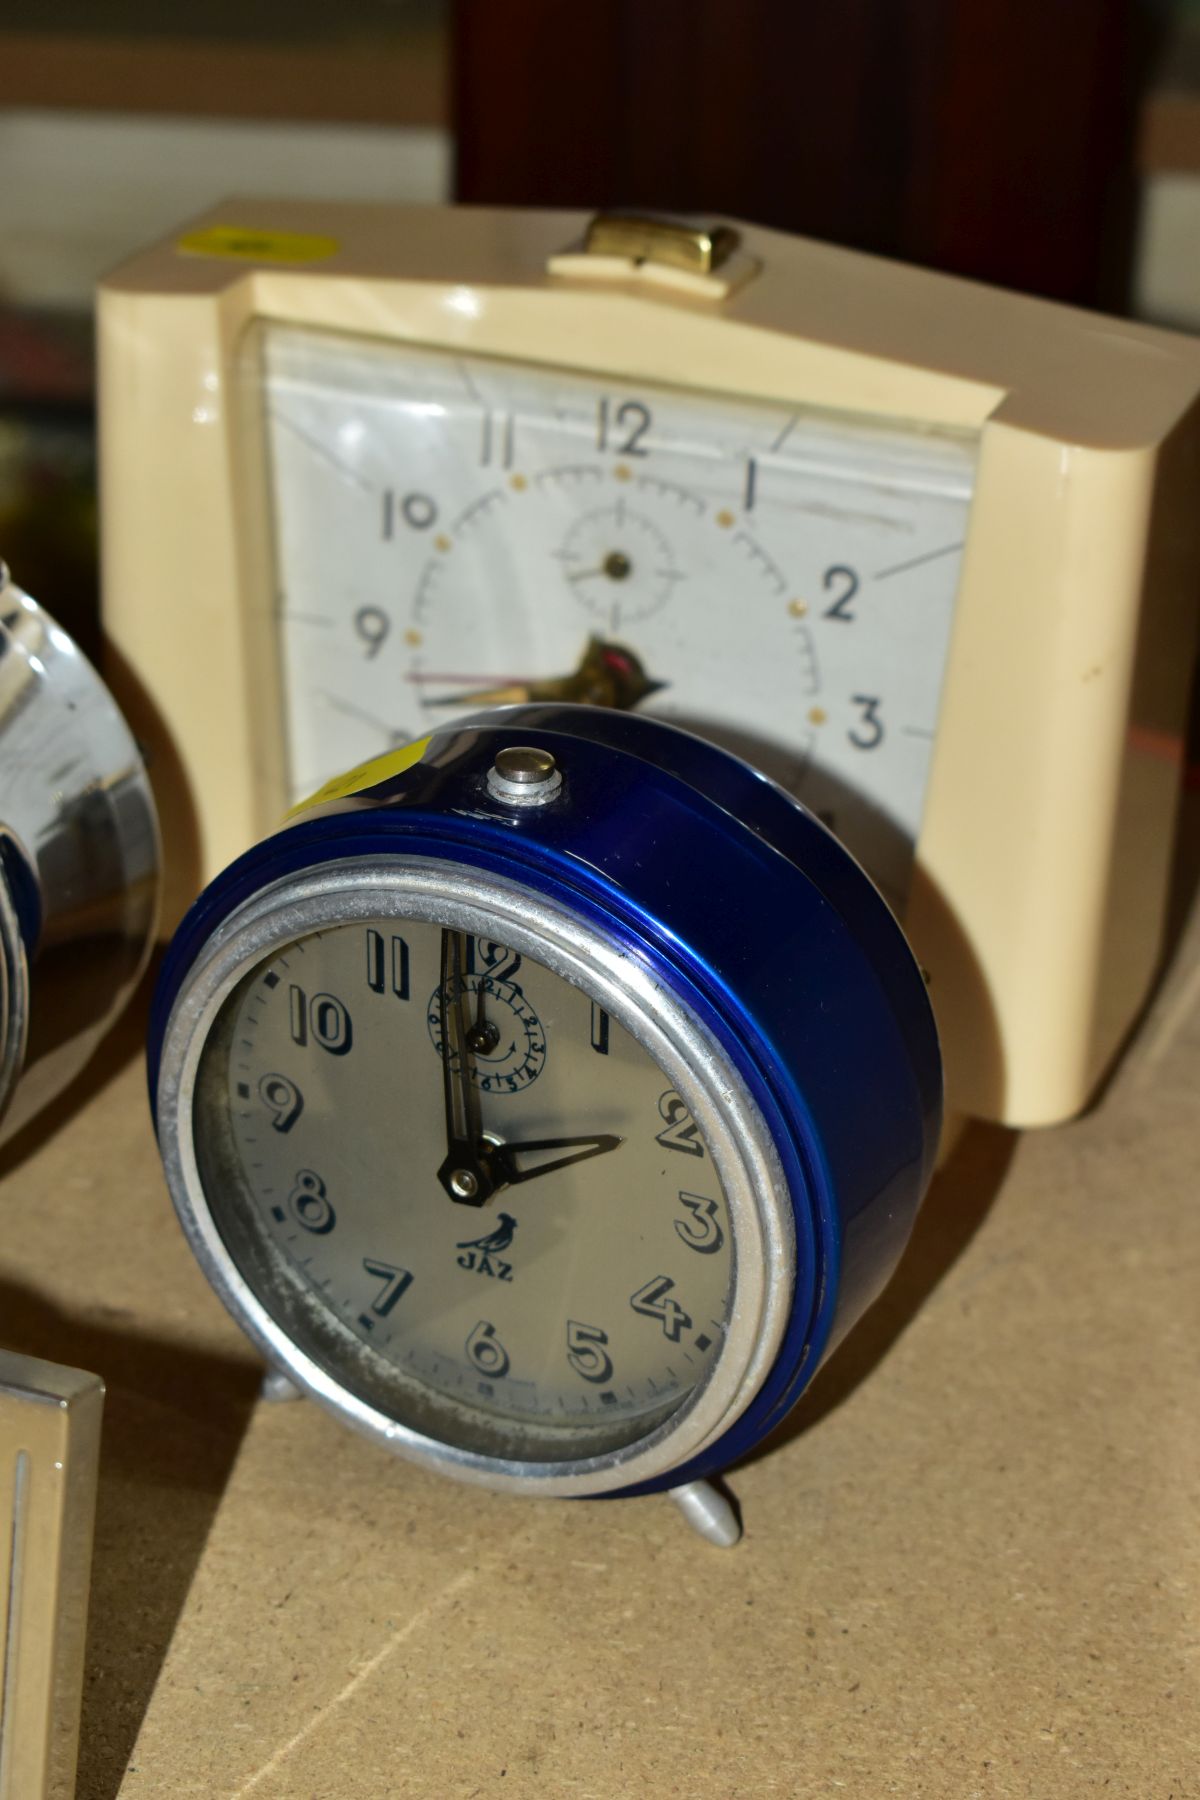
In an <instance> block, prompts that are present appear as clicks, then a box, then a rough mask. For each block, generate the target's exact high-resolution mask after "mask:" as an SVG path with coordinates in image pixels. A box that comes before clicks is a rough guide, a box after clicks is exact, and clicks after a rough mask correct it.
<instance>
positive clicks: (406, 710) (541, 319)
mask: <svg viewBox="0 0 1200 1800" xmlns="http://www.w3.org/2000/svg"><path fill="white" fill-rule="evenodd" d="M100 356H101V384H102V391H101V402H102V470H103V493H104V546H105V589H106V607H105V610H106V625H107V630H108V632H109V635H110V637H111V639H112V641H113V643H114V644H115V646H116V648H117V650H118V652H119V654H120V657H121V659H122V661H123V663H124V665H125V666H126V668H127V670H128V673H129V677H130V683H131V687H130V692H131V693H133V692H134V690H135V689H136V691H137V692H138V694H139V695H140V704H141V705H142V706H143V707H144V709H145V716H144V717H143V715H142V714H139V724H140V727H141V728H142V729H144V730H145V731H146V733H147V735H148V736H149V737H151V739H152V741H153V742H155V744H156V748H157V752H158V754H157V758H156V772H157V774H158V776H159V778H160V779H161V780H162V783H163V793H164V795H166V796H168V798H169V804H168V806H167V809H166V810H167V812H168V816H169V819H170V821H171V823H172V826H173V828H174V829H175V830H176V834H177V836H176V843H175V845H174V846H173V847H174V849H175V851H176V854H177V859H178V860H177V880H176V888H175V893H174V895H173V897H172V902H171V905H170V907H169V911H170V913H171V916H172V918H175V917H178V915H179V913H180V911H181V910H182V908H183V906H184V904H185V903H186V902H187V900H188V899H189V898H190V897H191V893H192V892H194V889H195V886H196V885H198V883H199V881H200V879H201V878H202V877H203V878H207V877H210V876H212V875H213V874H214V873H215V872H216V871H217V870H218V869H219V868H221V867H222V866H223V865H224V864H225V863H226V862H228V861H229V859H230V858H231V857H233V856H235V855H237V854H238V853H239V852H241V851H242V850H244V849H245V848H246V846H247V845H249V844H250V843H252V842H253V841H254V840H255V839H256V838H258V837H260V836H261V835H262V833H263V832H265V831H267V830H269V829H271V828H272V827H273V826H274V825H275V823H276V822H277V820H278V819H279V817H280V816H281V814H282V813H283V811H284V810H285V809H286V807H287V806H288V805H289V804H291V803H294V802H295V801H296V800H297V799H299V798H300V797H301V796H302V795H303V794H304V793H305V792H307V791H309V790H311V788H312V787H313V786H314V785H315V784H318V783H319V782H321V781H322V780H324V779H326V778H327V777H329V776H331V775H333V774H334V773H335V772H336V771H337V770H339V769H340V768H342V767H344V766H346V765H347V764H349V763H353V762H356V761H360V760H362V759H363V758H365V757H369V756H371V755H373V754H376V753H378V752H381V751H386V750H388V748H389V747H390V746H393V745H395V744H402V743H405V742H407V741H408V740H409V739H411V738H416V737H421V736H423V735H424V734H426V733H428V732H429V731H430V730H434V729H438V728H441V727H443V726H452V725H453V724H454V723H455V721H456V720H458V719H461V718H463V717H465V716H466V715H467V714H468V713H469V712H470V711H471V710H472V709H474V708H476V707H478V706H480V705H481V704H482V705H491V704H495V703H501V702H512V701H516V702H542V703H553V702H571V701H588V702H592V703H599V704H603V705H607V706H609V707H612V708H615V709H619V710H626V711H635V712H636V713H638V714H640V715H646V716H649V717H653V718H657V719H661V720H665V721H669V722H671V723H674V724H676V725H680V726H683V727H685V728H687V729H689V730H691V731H694V732H697V733H700V734H701V735H703V736H704V737H706V738H708V739H710V740H711V741H713V742H715V743H716V744H719V745H721V746H723V747H725V748H727V749H732V750H734V751H736V752H737V753H739V754H740V755H742V756H744V757H746V758H747V759H748V760H750V761H751V762H753V763H754V764H756V765H757V766H758V767H759V768H761V769H762V770H764V771H765V772H766V773H768V774H769V775H771V776H772V777H774V779H775V780H776V781H778V782H779V783H780V784H781V785H782V786H783V787H784V788H785V789H787V790H788V791H789V792H790V793H791V794H793V795H794V796H796V797H797V798H799V799H801V800H802V801H804V802H805V803H806V804H807V805H809V806H810V807H811V808H813V809H814V810H815V811H816V812H817V813H818V814H819V815H820V816H821V817H822V818H823V819H824V820H825V821H826V822H827V823H828V824H829V825H830V826H831V827H832V828H833V829H834V830H835V831H836V832H837V834H838V835H839V836H840V837H841V838H842V839H843V840H844V842H845V843H846V844H847V845H848V846H849V848H850V849H851V850H852V851H853V852H854V854H855V855H856V856H857V857H858V858H859V859H860V860H861V862H862V863H863V865H864V866H865V867H866V869H867V870H868V871H869V872H870V873H871V874H872V876H873V877H874V878H875V880H876V881H877V882H878V884H879V885H880V887H881V888H882V890H883V891H884V893H885V894H886V896H887V897H888V899H889V901H890V903H891V905H892V907H893V908H894V910H895V911H896V912H897V914H898V915H899V916H900V917H901V918H902V919H903V921H904V925H905V929H906V931H907V933H908V936H909V938H910V941H911V942H912V944H913V946H914V948H915V950H916V953H917V955H918V957H919V959H920V962H921V965H922V966H923V968H924V969H925V971H926V973H927V976H928V980H929V983H930V994H931V998H932V1000H933V1003H934V1007H935V1010H936V1013H937V1018H938V1024H939V1029H940V1032H941V1037H942V1044H943V1050H944V1054H945V1061H946V1069H947V1078H948V1083H949V1093H950V1099H951V1103H952V1105H953V1106H954V1107H955V1108H956V1109H961V1110H965V1111H968V1112H971V1113H974V1114H978V1115H980V1116H984V1117H988V1118H993V1119H1000V1120H1005V1121H1008V1122H1010V1123H1016V1124H1034V1123H1040V1122H1046V1121H1050V1120H1054V1119H1058V1118H1062V1117H1064V1116H1067V1115H1069V1114H1070V1113H1071V1112H1073V1111H1074V1110H1076V1109H1078V1108H1079V1107H1080V1106H1081V1105H1083V1104H1084V1102H1085V1101H1086V1099H1087V1097H1088V1095H1089V1093H1090V1092H1091V1091H1092V1090H1093V1088H1094V1086H1095V1083H1096V1081H1097V1079H1098V1077H1099V1075H1100V1074H1101V1072H1102V1071H1103V1069H1104V1068H1105V1066H1106V1065H1107V1063H1108V1062H1109V1061H1110V1060H1111V1057H1112V1055H1113V1053H1114V1051H1115V1049H1116V1047H1117V1045H1118V1044H1119V1042H1120V1040H1121V1037H1122V1035H1123V1033H1124V1032H1125V1031H1126V1030H1127V1028H1128V1026H1129V1024H1130V1022H1131V1020H1132V1018H1133V1016H1134V1014H1135V1012H1136V1010H1137V1008H1138V1006H1139V1005H1140V1003H1141V1001H1142V999H1143V997H1144V995H1145V993H1146V990H1147V986H1148V983H1149V981H1150V979H1151V976H1152V973H1153V970H1154V967H1155V962H1156V958H1157V956H1158V953H1159V947H1160V936H1161V922H1162V917H1163V910H1164V902H1165V895H1166V885H1167V878H1168V870H1169V864H1170V855H1171V832H1172V819H1173V813H1174V808H1175V804H1176V797H1177V791H1178V779H1179V767H1180V758H1181V746H1180V733H1181V722H1182V718H1183V712H1184V706H1185V699H1186V693H1187V687H1188V681H1189V676H1190V669H1191V653H1192V641H1193V624H1194V612H1195V582H1196V571H1197V542H1196V537H1197V526H1196V523H1195V511H1196V509H1195V507H1194V503H1193V499H1192V496H1193V494H1194V491H1195V490H1194V483H1195V479H1196V446H1197V415H1196V397H1197V394H1198V393H1200V349H1198V348H1197V347H1196V346H1195V345H1194V344H1192V343H1191V342H1190V341H1188V340H1184V339H1181V338H1177V337H1174V336H1171V335H1170V334H1166V333H1162V332H1156V331H1150V330H1145V329H1141V328H1139V327H1135V326H1132V325H1128V324H1124V323H1120V322H1115V321H1107V320H1101V319H1097V318H1093V317H1091V316H1088V315H1085V314H1082V313H1078V312H1074V311H1070V310H1067V309H1064V308H1060V307H1055V306H1051V305H1047V304H1044V303H1041V302H1036V301H1032V300H1028V299H1023V298H1020V297H1017V296H1012V295H1006V294H1000V293H995V292H991V291H988V290H986V289H983V288H980V287H975V286H972V285H970V284H966V283H962V282H958V281H954V280H949V279H945V278H942V277H938V276H934V275H930V274H927V273H923V272H920V271H917V270H912V269H906V268H902V267H897V266H895V265H892V264H888V263H884V262H880V261H876V260H873V259H871V258H867V257H862V256H858V255H854V254H851V253H848V252H845V251H841V250H837V249H833V248H830V247H828V246H824V245H818V244H810V243H804V242H800V241H796V240H793V239H789V238H786V237H782V236H779V235H776V234H773V233H770V232H764V231H760V230H757V229H751V228H749V227H745V228H743V227H740V226H737V227H734V226H723V227H721V228H719V229H714V230H701V229H697V228H692V227H681V226H677V225H676V226H671V225H665V224H662V223H660V222H654V221H639V220H629V219H612V218H601V219H597V220H591V221H589V220H588V219H586V218H584V217H579V216H573V215H566V214H560V213H545V212H539V213H516V212H490V211H475V210H470V209H449V210H440V209H429V210H408V209H391V208H380V207H363V206H337V207H330V206H306V205H300V204H291V205H285V204H280V203H276V202H271V203H266V202H255V201H252V200H242V201H231V202H229V203H228V204H227V205H224V206H222V207H221V208H220V209H219V210H218V211H215V212H214V213H212V214H211V215H209V216H208V217H206V218H203V219H200V220H198V221H196V222H195V223H193V224H192V225H190V226H189V227H187V229H185V230H182V231H181V232H179V233H178V234H177V235H176V236H174V237H173V238H172V239H171V240H170V241H169V242H167V243H165V244H163V245H161V246H159V247H158V248H156V249H154V250H151V251H149V252H147V253H146V254H145V255H143V256H140V257H139V258H137V259H136V260H135V261H133V262H132V263H130V264H129V265H127V266H126V267H125V268H123V269H121V270H119V271H118V272H117V273H116V274H115V275H114V276H113V277H112V278H111V279H110V280H109V281H108V282H107V283H106V284H105V286H104V289H103V291H102V294H101V301H100ZM132 703H133V702H132V701H131V704H132ZM189 856H190V862H189V861H188V857H189ZM185 871H186V872H185Z"/></svg>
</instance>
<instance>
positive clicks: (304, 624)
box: [244, 296, 977, 905]
mask: <svg viewBox="0 0 1200 1800" xmlns="http://www.w3.org/2000/svg"><path fill="white" fill-rule="evenodd" d="M468 298H469V296H468ZM244 367H245V370H246V374H247V379H248V381H250V383H251V387H250V391H251V393H252V395H253V407H254V411H255V414H256V416H257V420H258V425H257V429H259V430H260V432H261V437H262V442H263V445H264V449H265V466H266V471H267V480H268V483H269V488H270V493H271V498H272V506H271V517H272V520H273V527H272V534H273V544H272V554H273V561H274V585H275V605H276V615H277V653H278V665H279V672H280V681H281V687H282V694H283V709H282V716H283V729H284V732H285V738H286V742H285V745H284V755H285V767H286V772H287V774H286V778H287V782H288V785H289V787H290V790H291V797H292V799H293V800H298V799H300V798H302V797H303V796H304V795H305V794H306V793H309V792H311V791H312V789H313V788H314V787H316V786H317V785H319V784H320V783H321V782H322V781H323V780H325V779H326V778H327V777H328V776H330V775H331V774H333V773H334V772H336V771H337V770H338V769H340V768H342V767H345V766H346V765H348V764H351V763H355V762H358V761H361V760H363V759H364V758H366V757H369V756H371V755H373V754H376V753H377V752H379V751H380V750H383V749H386V748H388V746H389V745H390V744H392V743H402V742H406V741H408V740H410V739H411V738H414V737H417V736H420V735H422V734H423V733H424V732H426V731H428V730H429V729H430V728H431V727H435V726H438V725H441V724H449V723H453V721H454V719H455V718H456V717H457V716H462V715H463V714H465V713H466V711H468V710H470V709H472V708H475V707H477V706H479V705H480V704H491V703H502V702H506V701H524V700H531V699H532V700H543V699H565V700H584V701H592V702H599V703H601V704H607V705H615V706H622V707H636V708H637V709H638V710H639V711H642V712H646V713H650V714H653V715H655V716H657V717H659V718H662V719H665V720H669V721H671V722H672V723H675V724H677V725H682V726H684V727H687V728H689V729H691V730H694V731H697V732H699V733H701V734H702V735H704V736H706V737H708V738H710V739H712V740H713V741H715V742H717V743H720V744H722V745H723V746H725V747H726V748H729V749H732V750H734V751H736V752H738V753H739V754H741V755H743V756H745V757H746V758H748V760H750V761H751V762H753V763H754V764H756V765H757V766H758V767H759V768H761V769H763V770H764V771H765V772H766V773H767V774H769V775H771V776H773V777H774V778H775V779H776V780H777V781H779V782H780V783H781V784H782V785H783V786H784V787H785V788H787V789H788V790H789V791H790V792H792V793H793V794H795V795H796V796H797V797H798V798H800V799H802V800H803V801H804V802H805V803H806V804H808V805H809V806H811V807H812V808H813V809H814V810H815V811H817V812H818V813H820V814H821V815H822V816H823V817H824V818H825V819H826V821H827V822H828V823H830V824H831V825H832V826H833V828H834V829H835V830H836V831H837V832H838V834H839V836H841V837H842V838H843V840H844V841H845V842H846V843H847V844H848V846H849V847H850V848H851V849H852V850H853V851H854V852H855V853H856V854H857V855H858V856H859V858H860V859H861V860H862V861H863V862H864V864H865V865H866V867H867V868H868V870H869V871H870V872H871V874H872V875H873V876H874V877H875V879H876V880H877V881H878V882H879V883H880V885H881V886H882V887H883V888H884V890H885V892H886V893H887V894H888V896H889V898H890V899H891V900H892V901H893V903H894V904H896V905H900V904H901V903H902V902H903V899H904V897H905V894H906V890H907V884H908V877H909V870H910V866H911V859H912V851H913V845H914V843H915V840H916V837H917V833H918V831H919V828H920V822H921V812H922V806H923V801H924V795H925V787H926V780H927V775H928V769H929V762H930V756H931V752H932V746H933V738H934V733H935V729H936V723H937V713H938V703H939V695H940V689H941V682H942V676H943V672H944V669H945V664H946V657H947V651H948V646H949V640H950V632H951V626H952V622H953V614H954V600H955V594H956V589H957V584H958V575H959V566H960V561H961V552H962V547H963V543H964V540H965V537H966V528H967V511H968V507H969V504H970V499H971V492H972V484H973V477H974V467H975V455H976V448H977V438H976V437H975V435H974V434H972V433H968V432H954V431H949V430H943V429H938V430H933V429H929V428H916V427H906V426H902V425H897V424H896V423H895V422H886V423H885V422H882V421H874V420H872V419H869V418H863V417H859V416H851V415H846V414H837V413H831V412H828V411H821V410H818V409H808V408H803V407H795V406H787V407H782V406H772V405H770V404H766V403H764V402H762V401H759V400H747V399H737V398H730V397H728V396H726V395H716V394H711V393H705V392H699V391H690V390H684V389H678V388H665V387H661V386H656V385H653V384H651V383H649V382H647V383H640V382H639V383H632V384H631V383H630V382H629V381H627V380H619V379H616V378H612V377H592V376H587V375H583V374H579V373H576V372H570V371H565V370H561V369H556V368H547V367H540V366H536V365H533V364H527V363H518V362H508V361H504V360H500V359H497V358H486V357H479V356H473V355H471V356H468V355H453V354H447V353H445V352H441V351H433V350H427V349H423V348H420V347H414V346H409V345H398V344H396V343H395V342H382V341H374V340H364V339H361V338H354V337H349V336H343V335H339V334H336V333H333V332H322V331H314V330H309V329H307V328H301V327H295V326H290V325H286V326H285V325H275V324H260V325H256V326H254V327H253V328H252V329H251V331H250V332H249V333H248V339H247V346H246V353H245V356H244Z"/></svg>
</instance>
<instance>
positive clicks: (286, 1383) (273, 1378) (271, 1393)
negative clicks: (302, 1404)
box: [258, 1369, 304, 1400]
mask: <svg viewBox="0 0 1200 1800" xmlns="http://www.w3.org/2000/svg"><path fill="white" fill-rule="evenodd" d="M258 1393H259V1398H260V1399H261V1400H302V1399H303V1398H304V1396H303V1394H302V1393H301V1391H300V1389H299V1388H298V1387H297V1386H296V1384H295V1382H294V1381H292V1380H291V1378H290V1377H289V1376H287V1375H285V1374H283V1372H282V1371H281V1370H279V1369H268V1370H267V1372H266V1374H265V1375H264V1376H263V1378H262V1386H261V1387H260V1388H259V1390H258Z"/></svg>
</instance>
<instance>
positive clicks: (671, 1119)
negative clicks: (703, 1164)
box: [654, 1088, 704, 1156]
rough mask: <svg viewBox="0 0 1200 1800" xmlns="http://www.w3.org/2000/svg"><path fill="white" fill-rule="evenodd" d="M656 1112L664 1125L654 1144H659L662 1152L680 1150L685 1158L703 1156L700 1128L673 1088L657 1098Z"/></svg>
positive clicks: (684, 1102)
mask: <svg viewBox="0 0 1200 1800" xmlns="http://www.w3.org/2000/svg"><path fill="white" fill-rule="evenodd" d="M658 1111H659V1116H660V1118H663V1119H665V1120H666V1125H665V1127H664V1128H663V1130H662V1131H659V1132H657V1133H656V1134H655V1138H654V1141H655V1143H656V1144H661V1145H662V1147H663V1149H664V1150H681V1151H682V1152H683V1153H684V1155H685V1156H703V1155H704V1144H703V1141H702V1139H701V1137H700V1127H699V1126H698V1125H697V1123H696V1121H695V1119H693V1117H692V1115H691V1113H690V1112H689V1110H688V1106H687V1102H686V1101H685V1100H681V1099H680V1097H679V1095H678V1094H677V1093H676V1092H675V1091H674V1089H673V1088H668V1089H667V1091H666V1093H665V1094H660V1095H659V1096H658Z"/></svg>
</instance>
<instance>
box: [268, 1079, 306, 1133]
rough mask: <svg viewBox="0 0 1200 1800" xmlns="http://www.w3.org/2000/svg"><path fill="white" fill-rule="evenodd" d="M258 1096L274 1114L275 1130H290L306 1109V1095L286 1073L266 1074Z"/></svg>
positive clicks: (272, 1127)
mask: <svg viewBox="0 0 1200 1800" xmlns="http://www.w3.org/2000/svg"><path fill="white" fill-rule="evenodd" d="M258 1097H259V1099H260V1100H261V1101H262V1103H263V1105H264V1106H265V1107H266V1109H267V1111H268V1112H269V1113H270V1114H271V1115H272V1117H271V1129H272V1130H273V1131H290V1130H291V1129H292V1126H293V1125H294V1124H295V1123H296V1120H297V1119H298V1118H299V1117H300V1114H301V1113H302V1112H303V1111H304V1096H303V1094H301V1092H300V1089H299V1088H298V1087H297V1086H296V1084H295V1082H294V1081H289V1080H288V1078H287V1076H286V1075H264V1076H263V1078H262V1080H261V1081H260V1082H259V1084H258Z"/></svg>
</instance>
